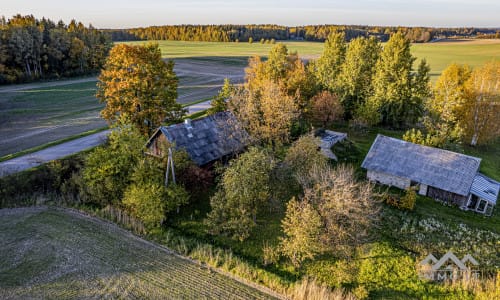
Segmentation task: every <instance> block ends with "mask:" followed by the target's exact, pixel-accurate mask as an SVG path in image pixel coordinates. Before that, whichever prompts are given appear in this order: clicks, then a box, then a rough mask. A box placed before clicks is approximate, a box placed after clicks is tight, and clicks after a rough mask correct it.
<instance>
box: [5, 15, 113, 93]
mask: <svg viewBox="0 0 500 300" xmlns="http://www.w3.org/2000/svg"><path fill="white" fill-rule="evenodd" d="M111 45H112V44H111V39H110V38H109V37H108V35H107V34H106V33H103V32H102V31H100V30H98V29H96V28H94V27H92V25H89V26H88V27H86V26H84V25H83V24H82V23H81V22H77V21H75V20H72V21H71V22H70V23H69V24H68V25H66V24H64V22H62V21H59V22H57V23H55V22H54V21H52V20H50V19H46V18H42V19H36V18H35V17H34V16H33V15H28V16H21V15H16V16H13V17H12V18H10V19H5V17H1V18H0V84H8V83H20V82H28V81H33V80H38V79H57V78H60V77H70V76H81V75H85V74H91V73H96V72H98V71H99V70H100V69H101V67H102V66H103V64H104V61H105V59H106V56H107V55H108V52H109V49H110V48H111Z"/></svg>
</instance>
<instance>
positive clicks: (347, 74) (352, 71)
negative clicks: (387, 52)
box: [337, 37, 382, 119]
mask: <svg viewBox="0 0 500 300" xmlns="http://www.w3.org/2000/svg"><path fill="white" fill-rule="evenodd" d="M381 51H382V47H381V45H380V42H379V41H378V40H377V39H376V38H374V37H371V38H369V39H368V38H364V37H358V38H356V39H354V40H351V41H350V42H349V44H348V46H347V51H346V55H345V61H344V63H343V64H342V68H341V71H340V74H339V80H338V90H337V93H338V95H339V96H340V101H341V103H342V105H343V107H344V111H345V117H346V119H351V118H352V117H355V112H356V110H357V109H358V108H359V107H360V106H361V105H363V104H364V103H365V101H366V99H368V98H369V97H370V96H371V95H372V94H373V85H372V79H373V76H374V74H375V70H376V69H375V65H376V63H377V60H378V58H379V56H380V52H381Z"/></svg>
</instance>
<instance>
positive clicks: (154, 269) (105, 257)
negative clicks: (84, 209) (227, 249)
mask: <svg viewBox="0 0 500 300" xmlns="http://www.w3.org/2000/svg"><path fill="white" fill-rule="evenodd" d="M0 228H2V230H1V231H0V239H1V240H2V243H1V245H0V253H2V255H1V256H0V298H2V299H19V298H30V299H31V298H44V299H70V298H71V299H81V298H92V299H102V298H108V299H109V298H134V299H136V298H141V299H167V298H168V299H207V298H217V299H270V298H272V297H271V296H269V295H267V294H265V293H263V292H261V291H259V290H257V289H255V288H252V287H249V286H247V285H244V284H242V283H240V282H238V281H236V280H234V279H231V278H228V277H225V276H223V275H221V274H219V273H217V272H214V271H212V270H210V269H208V268H206V267H204V266H201V265H198V264H195V263H193V262H191V261H188V260H186V259H183V258H181V257H179V256H176V255H173V254H172V253H171V252H170V251H169V250H167V249H165V248H162V247H160V246H157V245H156V244H152V243H149V242H147V241H144V240H142V239H140V238H137V237H135V236H133V235H131V234H130V233H128V232H127V231H124V230H122V229H120V228H119V227H117V226H115V225H113V224H110V223H107V222H103V221H100V220H98V219H94V218H91V217H86V216H83V215H81V214H79V213H75V212H70V211H65V210H55V209H49V208H22V209H3V210H0Z"/></svg>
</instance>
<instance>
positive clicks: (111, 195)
mask: <svg viewBox="0 0 500 300" xmlns="http://www.w3.org/2000/svg"><path fill="white" fill-rule="evenodd" d="M145 142H146V139H145V137H144V136H143V135H141V134H140V132H139V131H138V130H137V129H135V128H134V127H132V126H122V127H120V128H117V129H115V130H113V131H112V132H111V133H110V135H109V138H108V143H109V144H108V145H106V146H100V147H97V148H96V149H95V150H94V151H93V152H91V153H90V154H89V155H88V156H87V158H86V161H85V167H84V169H83V179H84V182H85V188H86V192H87V193H88V195H89V197H88V198H89V199H88V200H89V201H90V202H93V203H98V204H102V205H106V204H118V203H119V202H120V201H121V199H122V197H123V193H124V191H125V188H126V187H127V186H128V185H129V184H130V182H131V177H130V176H131V174H132V170H133V166H135V164H136V163H137V162H138V160H139V159H140V158H141V157H142V155H143V154H142V151H143V147H144V144H145Z"/></svg>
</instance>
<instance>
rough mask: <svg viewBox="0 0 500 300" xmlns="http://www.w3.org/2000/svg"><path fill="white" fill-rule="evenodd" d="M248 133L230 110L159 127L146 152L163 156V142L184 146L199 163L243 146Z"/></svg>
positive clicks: (204, 162)
mask: <svg viewBox="0 0 500 300" xmlns="http://www.w3.org/2000/svg"><path fill="white" fill-rule="evenodd" d="M248 140H249V136H248V134H247V133H246V131H245V130H244V129H242V128H241V126H239V123H238V121H237V120H236V118H235V117H234V116H233V115H232V114H231V113H230V112H227V111H226V112H219V113H217V114H214V115H210V116H207V117H204V118H200V119H196V120H190V119H186V120H185V121H184V123H179V124H174V125H170V126H162V127H160V128H158V129H157V130H156V131H155V132H154V133H153V135H152V136H151V138H150V139H149V140H148V142H147V143H146V148H147V151H146V154H149V155H153V156H160V157H161V156H163V155H165V153H163V151H164V149H163V148H162V147H161V145H162V143H165V142H170V143H172V144H175V147H176V148H183V149H185V150H186V151H187V153H188V154H189V156H190V157H191V159H192V160H193V161H194V162H195V163H196V164H197V165H199V166H203V165H207V164H209V163H211V162H213V161H216V160H218V159H221V158H223V157H225V156H228V155H231V154H233V153H237V152H240V151H242V150H243V148H244V147H245V146H246V145H247V143H248Z"/></svg>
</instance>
